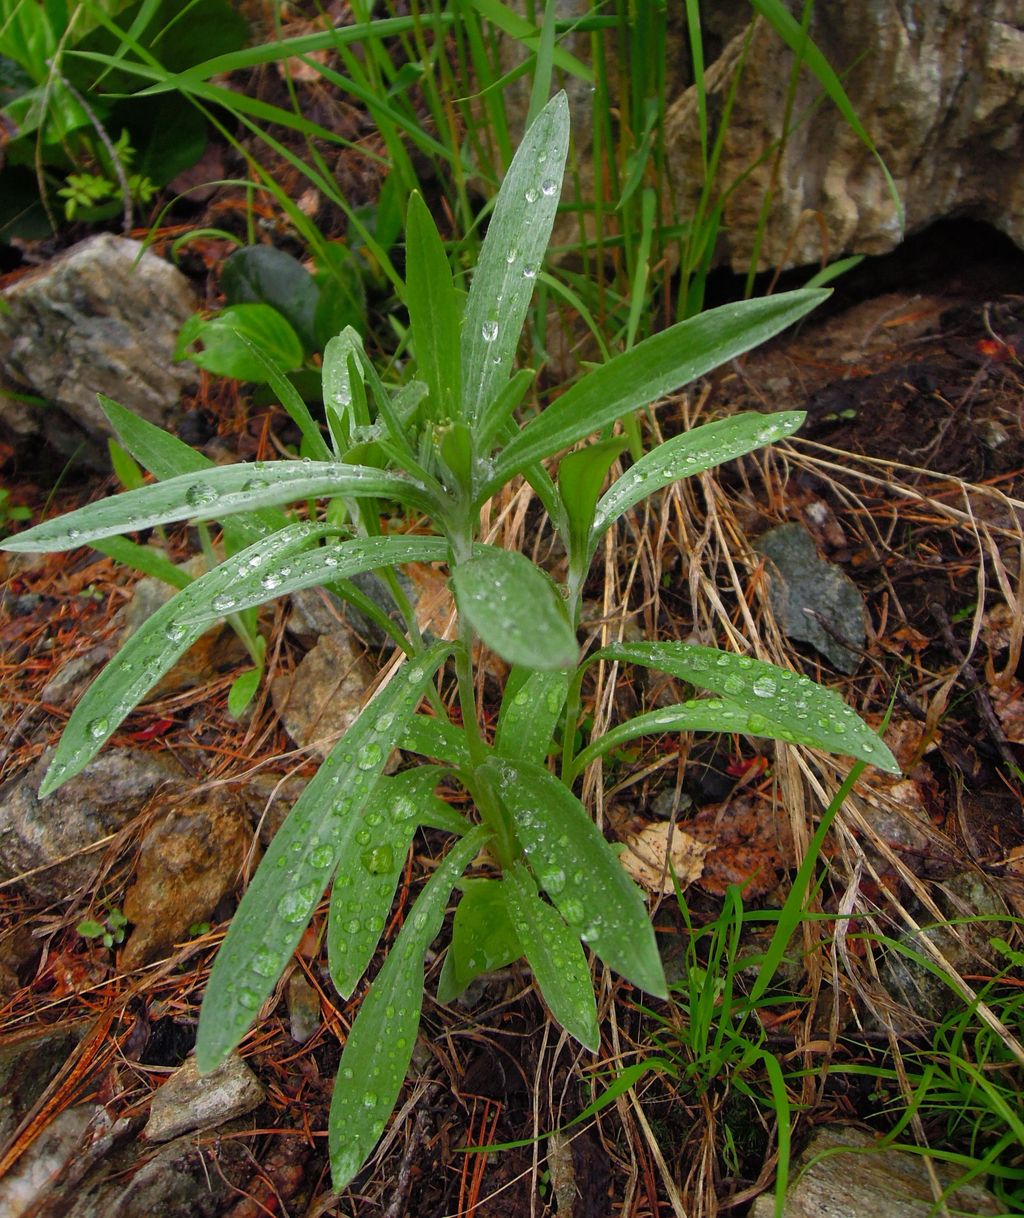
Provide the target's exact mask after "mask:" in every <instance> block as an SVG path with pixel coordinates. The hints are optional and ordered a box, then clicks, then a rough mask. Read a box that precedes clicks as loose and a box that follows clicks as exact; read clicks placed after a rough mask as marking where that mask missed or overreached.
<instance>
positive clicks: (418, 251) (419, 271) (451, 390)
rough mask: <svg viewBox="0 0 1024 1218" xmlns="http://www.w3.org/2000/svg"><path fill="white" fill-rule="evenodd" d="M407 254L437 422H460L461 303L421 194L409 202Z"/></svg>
mask: <svg viewBox="0 0 1024 1218" xmlns="http://www.w3.org/2000/svg"><path fill="white" fill-rule="evenodd" d="M406 251H407V256H406V303H407V305H408V306H409V322H410V324H411V326H412V337H413V344H414V346H415V349H416V365H417V368H418V369H419V375H420V376H422V378H423V379H424V380H425V381H426V383H427V387H428V388H429V390H430V397H431V401H432V405H433V417H434V418H445V417H457V415H458V412H459V411H460V410H461V407H462V403H461V400H460V397H461V391H460V385H459V376H460V372H459V356H458V350H459V341H460V340H459V326H460V320H461V318H460V310H459V301H458V297H457V296H456V294H455V285H454V284H453V282H452V270H451V267H450V266H449V264H448V258H447V256H446V254H445V252H444V246H443V245H442V244H441V237H440V234H439V233H438V231H437V225H436V224H435V223H434V219H433V217H432V216H431V214H430V212H429V211H428V210H427V205H426V204H425V203H424V202H423V197H422V196H421V195H420V194H419V192H418V191H414V192H413V193H412V195H411V196H410V198H409V213H408V222H407V234H406Z"/></svg>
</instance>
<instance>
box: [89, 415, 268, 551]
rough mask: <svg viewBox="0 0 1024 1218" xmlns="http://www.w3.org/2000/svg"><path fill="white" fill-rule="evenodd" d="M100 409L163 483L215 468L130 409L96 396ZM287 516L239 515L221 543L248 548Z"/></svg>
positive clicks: (264, 512) (226, 528) (230, 522)
mask: <svg viewBox="0 0 1024 1218" xmlns="http://www.w3.org/2000/svg"><path fill="white" fill-rule="evenodd" d="M96 396H97V398H99V403H100V407H101V408H102V410H103V413H104V414H105V415H106V416H107V420H108V422H109V423H110V426H111V427H113V429H114V430H115V431H116V432H117V434H118V436H119V437H120V439H121V443H122V444H123V445H124V446H125V448H126V449H127V450H128V452H130V453H131V455H132V456H133V457H134V458H135V460H136V461H138V462H139V463H140V464H141V465H142V466H143V467H144V468H145V469H148V470H149V472H150V473H151V474H153V475H154V476H155V477H157V478H159V479H160V480H161V481H163V480H164V479H166V478H174V477H177V476H178V475H179V474H198V473H201V472H202V471H203V470H206V469H215V468H216V466H215V464H214V462H212V461H211V460H210V459H209V458H208V457H204V456H203V455H202V453H197V452H196V450H195V449H194V448H192V447H190V446H189V445H188V444H186V443H185V441H184V440H179V439H178V437H177V436H172V435H171V434H170V433H169V432H166V431H164V430H163V428H161V427H156V426H155V425H154V424H153V423H149V422H147V421H146V420H145V419H140V418H139V416H138V415H136V414H133V413H132V412H131V411H130V410H125V408H124V407H123V406H120V405H118V403H117V402H115V401H114V400H113V399H112V398H108V397H105V396H104V395H103V394H102V393H98V394H97V395H96ZM286 524H288V517H287V516H286V515H285V514H284V512H282V511H281V510H280V509H279V508H263V509H262V510H261V511H257V512H253V513H252V514H251V515H250V514H249V513H239V514H238V515H237V516H234V517H232V518H231V519H230V520H227V521H224V522H222V527H223V529H224V541H225V544H226V546H227V548H228V552H229V553H234V552H235V551H236V550H241V549H242V548H243V547H245V546H248V545H251V544H252V543H253V542H254V541H256V540H257V539H258V538H260V537H264V536H266V534H267V533H268V532H272V531H274V530H277V529H283V528H284V527H285V525H286Z"/></svg>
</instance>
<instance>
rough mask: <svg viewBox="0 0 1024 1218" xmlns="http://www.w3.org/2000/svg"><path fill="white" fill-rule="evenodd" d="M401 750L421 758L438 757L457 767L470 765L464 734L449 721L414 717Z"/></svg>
mask: <svg viewBox="0 0 1024 1218" xmlns="http://www.w3.org/2000/svg"><path fill="white" fill-rule="evenodd" d="M398 745H399V748H402V749H404V750H405V751H406V752H407V753H419V755H420V756H421V757H436V758H437V760H438V761H447V762H448V763H449V764H451V765H455V766H467V765H469V760H470V759H469V749H468V748H467V746H466V738H465V735H464V733H463V732H462V731H461V730H460V729H459V728H457V727H456V726H455V725H454V724H453V723H450V722H449V721H448V720H447V719H436V718H433V717H432V716H430V715H413V717H412V718H411V719H410V720H409V722H408V723H407V724H406V725H405V730H404V731H403V733H402V738H401V739H400V740H399V742H398Z"/></svg>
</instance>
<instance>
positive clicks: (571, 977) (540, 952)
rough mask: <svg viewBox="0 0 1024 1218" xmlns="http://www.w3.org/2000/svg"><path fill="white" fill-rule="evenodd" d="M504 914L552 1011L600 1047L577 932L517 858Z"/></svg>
mask: <svg viewBox="0 0 1024 1218" xmlns="http://www.w3.org/2000/svg"><path fill="white" fill-rule="evenodd" d="M502 888H503V892H504V897H505V904H506V908H507V910H508V915H507V916H508V919H509V921H510V922H511V923H512V926H513V927H514V928H515V933H516V936H517V937H518V939H519V942H520V943H521V944H522V945H523V954H524V955H525V956H526V960H527V963H528V964H529V966H530V968H531V969H533V976H534V978H535V980H536V982H537V985H538V987H539V989H540V992H541V993H542V994H543V995H544V1001H545V1002H546V1003H547V1004H548V1007H549V1008H550V1010H551V1014H552V1015H554V1017H555V1019H557V1020H558V1022H559V1023H560V1024H561V1025H562V1027H563V1028H565V1030H566V1031H567V1032H568V1033H569V1035H570V1036H574V1037H575V1038H576V1039H577V1040H578V1041H579V1042H580V1044H581V1045H583V1046H584V1047H585V1048H587V1049H589V1050H590V1051H591V1053H597V1052H598V1050H599V1049H600V1048H601V1033H600V1032H599V1031H598V1027H597V1002H596V1001H595V999H594V986H593V982H592V981H591V980H590V969H589V967H588V965H587V958H586V956H585V955H584V953H583V945H582V944H581V943H580V938H579V931H573V930H570V929H569V927H568V926H566V924H565V922H564V920H563V919H562V915H561V914H560V913H559V912H558V910H557V909H555V908H553V907H552V906H551V905H548V904H547V902H546V901H542V900H541V898H540V896H539V895H538V893H537V886H536V884H535V883H534V882H533V878H532V876H531V875H530V873H529V872H528V871H527V870H526V868H525V867H524V866H523V865H522V864H521V863H517V864H516V865H515V867H514V868H513V869H512V871H511V873H510V874H509V875H507V876H506V877H505V881H504V883H503V885H502Z"/></svg>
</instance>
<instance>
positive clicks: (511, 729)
mask: <svg viewBox="0 0 1024 1218" xmlns="http://www.w3.org/2000/svg"><path fill="white" fill-rule="evenodd" d="M513 672H515V670H514V669H513ZM524 677H525V679H524V680H523V681H522V682H517V683H513V682H512V680H511V679H510V680H509V682H508V683H507V684H506V686H505V697H504V698H503V699H502V703H501V711H500V712H499V715H498V731H497V735H496V736H495V739H494V748H495V751H496V752H498V753H500V754H501V755H502V757H511V758H512V759H513V760H520V761H533V762H535V763H536V764H537V765H543V763H544V760H545V758H546V757H547V755H548V753H549V752H550V751H551V749H552V747H553V746H552V735H553V734H554V730H555V727H556V725H557V723H558V720H559V717H560V716H561V714H562V709H563V707H564V706H565V698H566V694H567V693H568V692H569V673H568V672H567V671H565V670H562V671H559V672H531V673H529V674H524Z"/></svg>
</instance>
